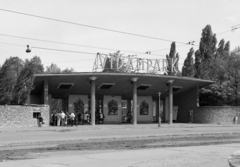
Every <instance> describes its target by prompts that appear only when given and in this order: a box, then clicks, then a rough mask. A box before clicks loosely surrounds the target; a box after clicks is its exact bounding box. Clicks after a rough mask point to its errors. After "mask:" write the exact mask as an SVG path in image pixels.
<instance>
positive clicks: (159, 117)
mask: <svg viewBox="0 0 240 167" xmlns="http://www.w3.org/2000/svg"><path fill="white" fill-rule="evenodd" d="M161 121H162V120H161V92H159V93H158V127H161Z"/></svg>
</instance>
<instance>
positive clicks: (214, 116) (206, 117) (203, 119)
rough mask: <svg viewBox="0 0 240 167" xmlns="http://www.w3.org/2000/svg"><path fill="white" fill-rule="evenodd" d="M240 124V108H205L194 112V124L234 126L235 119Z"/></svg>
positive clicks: (199, 108)
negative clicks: (236, 118)
mask: <svg viewBox="0 0 240 167" xmlns="http://www.w3.org/2000/svg"><path fill="white" fill-rule="evenodd" d="M236 116H238V121H237V123H238V124H240V119H239V117H240V107H239V106H238V107H235V106H204V107H198V108H196V109H195V110H194V111H193V122H194V123H206V124H234V123H235V117H236Z"/></svg>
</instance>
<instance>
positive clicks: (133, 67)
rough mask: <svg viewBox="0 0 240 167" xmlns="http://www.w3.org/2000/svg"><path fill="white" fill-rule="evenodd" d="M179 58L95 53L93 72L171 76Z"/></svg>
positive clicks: (175, 70) (175, 71)
mask: <svg viewBox="0 0 240 167" xmlns="http://www.w3.org/2000/svg"><path fill="white" fill-rule="evenodd" d="M178 60H179V58H168V59H143V58H138V57H137V56H122V55H120V54H110V55H107V54H101V53H97V55H96V58H95V62H94V65H93V72H102V71H103V72H104V70H105V71H118V72H125V73H150V74H164V73H166V74H168V72H172V73H173V74H175V73H177V72H178V69H177V65H178Z"/></svg>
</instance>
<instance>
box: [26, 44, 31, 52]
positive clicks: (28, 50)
mask: <svg viewBox="0 0 240 167" xmlns="http://www.w3.org/2000/svg"><path fill="white" fill-rule="evenodd" d="M26 52H27V53H30V52H31V49H29V45H27V50H26Z"/></svg>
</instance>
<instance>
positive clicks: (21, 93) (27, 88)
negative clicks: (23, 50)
mask: <svg viewBox="0 0 240 167" xmlns="http://www.w3.org/2000/svg"><path fill="white" fill-rule="evenodd" d="M43 71H44V68H43V65H42V63H41V59H40V57H37V56H34V57H33V58H32V59H30V60H28V59H27V60H26V61H25V65H24V67H23V68H22V70H21V72H20V74H19V76H18V78H17V82H16V85H15V86H14V89H13V101H12V103H13V104H24V103H25V102H26V100H27V98H28V95H29V94H30V92H31V90H32V89H33V74H36V73H43Z"/></svg>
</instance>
